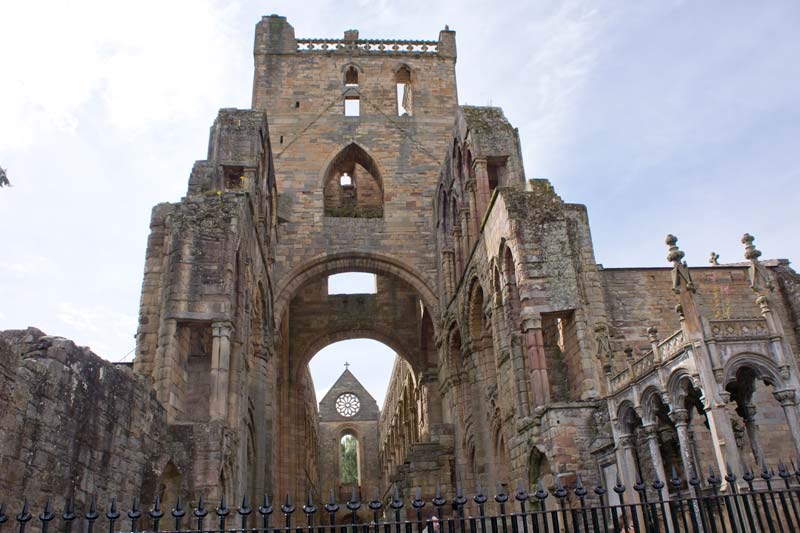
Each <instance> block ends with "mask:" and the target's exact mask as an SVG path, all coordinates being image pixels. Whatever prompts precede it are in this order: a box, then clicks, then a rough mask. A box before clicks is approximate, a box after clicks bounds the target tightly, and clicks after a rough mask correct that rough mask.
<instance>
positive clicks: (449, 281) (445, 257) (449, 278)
mask: <svg viewBox="0 0 800 533" xmlns="http://www.w3.org/2000/svg"><path fill="white" fill-rule="evenodd" d="M454 268H455V266H454V264H453V250H452V249H450V248H448V249H446V250H443V251H442V277H443V278H444V279H443V280H442V284H443V285H444V288H445V293H446V294H447V299H449V298H450V297H451V296H453V292H454V291H455V286H454V281H453V279H454V278H455V273H454V272H453V270H454Z"/></svg>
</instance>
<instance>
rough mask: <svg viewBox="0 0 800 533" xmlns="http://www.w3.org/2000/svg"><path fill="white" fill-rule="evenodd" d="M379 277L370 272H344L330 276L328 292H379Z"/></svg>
mask: <svg viewBox="0 0 800 533" xmlns="http://www.w3.org/2000/svg"><path fill="white" fill-rule="evenodd" d="M377 293H378V278H377V276H376V275H375V274H370V273H368V272H344V273H342V274H332V275H330V276H328V294H329V295H331V294H377Z"/></svg>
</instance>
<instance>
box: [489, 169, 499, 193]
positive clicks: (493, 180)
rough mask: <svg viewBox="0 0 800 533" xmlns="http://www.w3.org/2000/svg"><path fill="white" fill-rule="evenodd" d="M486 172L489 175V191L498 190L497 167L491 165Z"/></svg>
mask: <svg viewBox="0 0 800 533" xmlns="http://www.w3.org/2000/svg"><path fill="white" fill-rule="evenodd" d="M486 170H487V173H488V174H489V190H490V191H493V190H495V189H496V188H497V167H496V166H495V165H489V166H488V167H487V168H486Z"/></svg>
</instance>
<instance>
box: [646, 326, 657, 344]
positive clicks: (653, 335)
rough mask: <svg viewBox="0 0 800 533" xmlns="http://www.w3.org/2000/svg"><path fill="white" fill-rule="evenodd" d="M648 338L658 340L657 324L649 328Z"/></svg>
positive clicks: (651, 340)
mask: <svg viewBox="0 0 800 533" xmlns="http://www.w3.org/2000/svg"><path fill="white" fill-rule="evenodd" d="M647 338H648V339H650V342H658V328H656V327H655V326H650V327H649V328H647Z"/></svg>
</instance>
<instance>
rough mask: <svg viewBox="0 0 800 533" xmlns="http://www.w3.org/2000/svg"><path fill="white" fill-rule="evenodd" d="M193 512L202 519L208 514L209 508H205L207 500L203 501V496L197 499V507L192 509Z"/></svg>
mask: <svg viewBox="0 0 800 533" xmlns="http://www.w3.org/2000/svg"><path fill="white" fill-rule="evenodd" d="M192 514H193V515H194V516H195V518H197V519H198V520H200V519H202V518H203V517H205V516H206V515H207V514H208V510H207V509H206V508H205V502H204V501H203V496H202V495H201V496H200V499H199V500H198V501H197V507H196V508H195V509H194V511H192Z"/></svg>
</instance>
